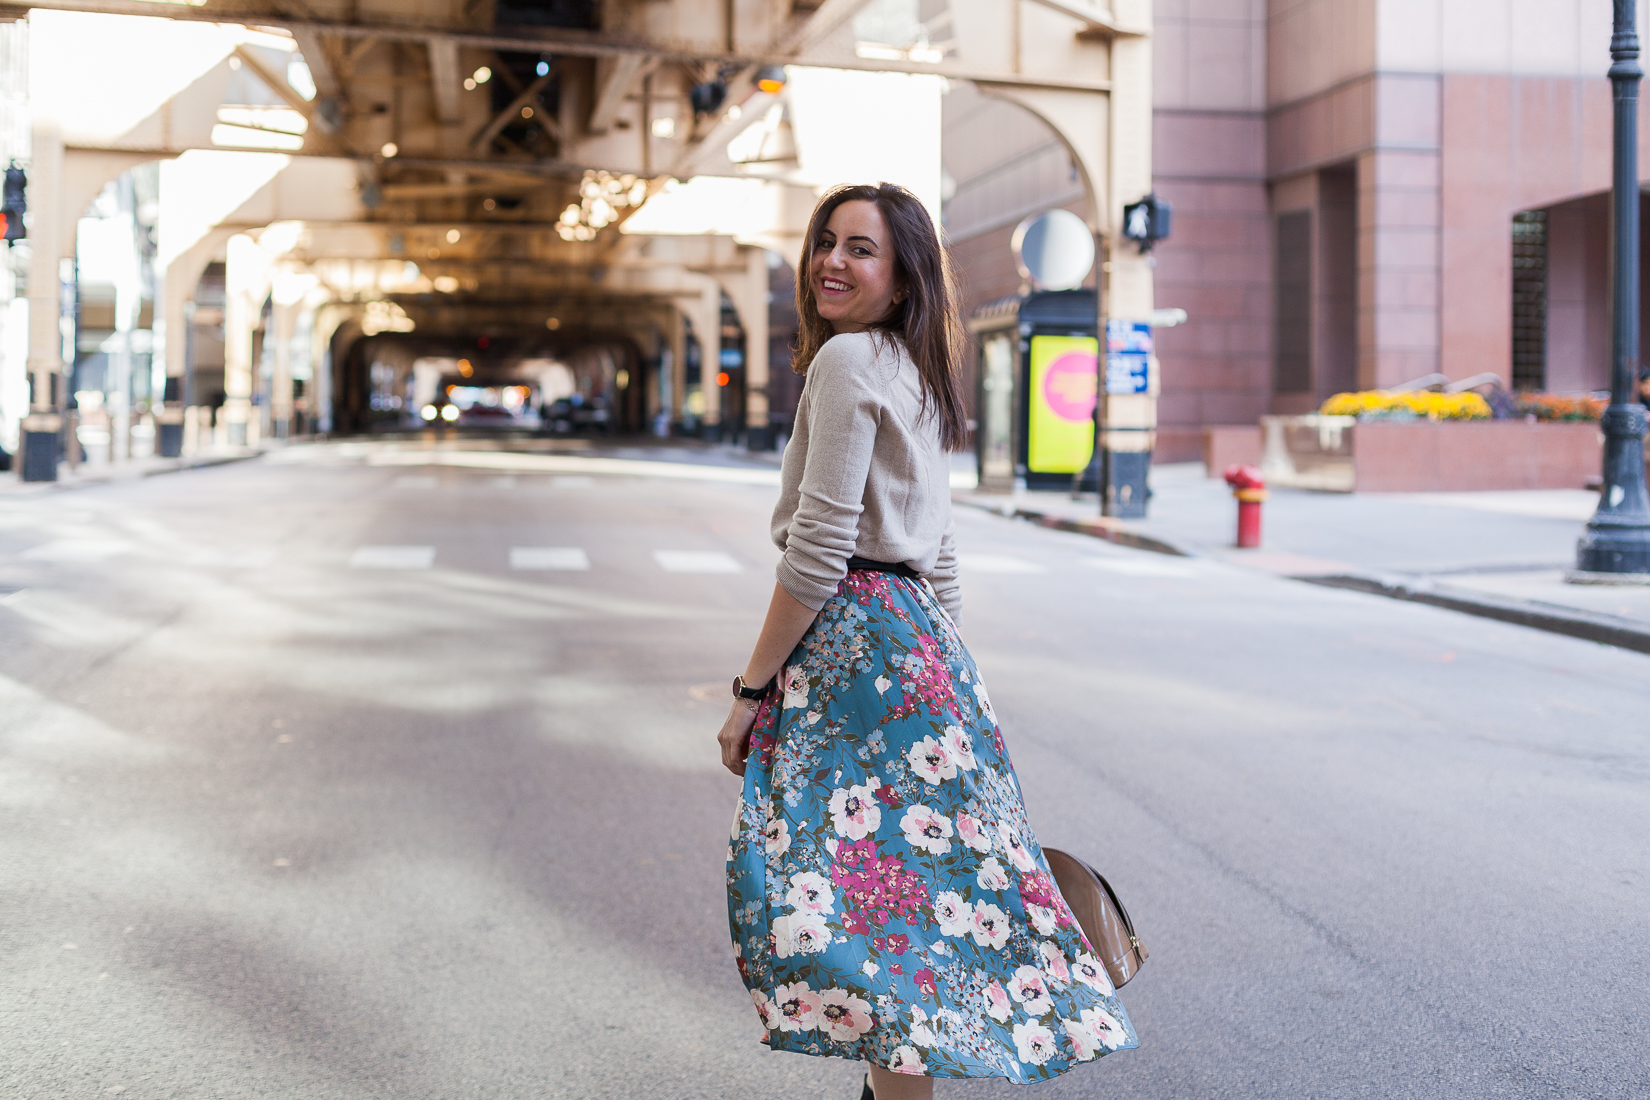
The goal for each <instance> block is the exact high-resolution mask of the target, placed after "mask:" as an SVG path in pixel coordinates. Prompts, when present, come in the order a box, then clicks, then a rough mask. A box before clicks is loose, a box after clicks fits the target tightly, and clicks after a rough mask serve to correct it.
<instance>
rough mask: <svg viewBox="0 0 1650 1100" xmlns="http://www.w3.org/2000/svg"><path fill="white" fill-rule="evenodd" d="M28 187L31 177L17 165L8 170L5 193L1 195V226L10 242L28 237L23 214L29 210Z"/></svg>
mask: <svg viewBox="0 0 1650 1100" xmlns="http://www.w3.org/2000/svg"><path fill="white" fill-rule="evenodd" d="M28 186H29V177H28V176H26V175H24V174H23V169H21V168H19V167H17V165H16V164H13V165H12V166H11V167H10V168H7V169H6V185H5V191H4V193H3V195H0V226H3V227H4V232H5V239H6V240H8V241H20V240H22V239H23V238H24V237H26V236H28V230H26V229H25V228H23V214H24V212H25V211H26V210H28V208H29V203H28V198H27V194H26V193H27V190H28Z"/></svg>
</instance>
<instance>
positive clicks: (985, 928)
mask: <svg viewBox="0 0 1650 1100" xmlns="http://www.w3.org/2000/svg"><path fill="white" fill-rule="evenodd" d="M971 931H972V932H973V933H974V942H975V943H977V944H979V945H980V946H981V947H990V948H992V949H994V950H997V951H1001V950H1002V947H1003V944H1005V943H1007V942H1008V934H1009V932H1010V931H1011V926H1010V923H1009V919H1008V914H1007V913H1005V912H1003V911H1002V910H1001V909H999V908H997V907H996V906H995V905H988V904H986V903H985V902H983V901H977V902H975V903H974V924H973V928H972V929H971Z"/></svg>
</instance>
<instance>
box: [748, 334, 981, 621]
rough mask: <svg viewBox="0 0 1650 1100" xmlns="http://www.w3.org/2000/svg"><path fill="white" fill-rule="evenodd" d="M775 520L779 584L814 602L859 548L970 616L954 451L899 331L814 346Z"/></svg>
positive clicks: (829, 590) (819, 602)
mask: <svg viewBox="0 0 1650 1100" xmlns="http://www.w3.org/2000/svg"><path fill="white" fill-rule="evenodd" d="M772 529H773V541H774V544H775V545H776V546H778V547H779V548H780V549H781V550H783V551H784V552H785V556H784V558H783V559H782V560H781V561H780V563H779V568H778V570H777V573H778V578H779V583H780V584H781V585H783V586H784V588H785V591H787V592H789V593H790V594H791V595H792V596H794V597H796V599H797V601H798V602H799V603H801V604H803V605H805V606H807V607H811V608H813V609H814V610H816V611H817V610H818V609H820V608H821V607H823V606H825V601H827V600H829V599H830V598H831V596H832V594H834V593H835V592H836V589H837V585H838V584H840V583H841V581H842V578H843V577H844V576H845V575H846V574H847V571H848V559H849V558H850V557H851V556H853V555H855V554H857V555H859V556H860V557H862V558H870V559H872V560H873V561H886V562H901V561H902V562H905V563H906V564H907V565H909V566H910V567H911V568H912V569H915V570H916V571H917V572H918V573H921V574H922V575H923V577H924V578H925V579H926V580H927V581H928V583H929V584H930V585H931V586H932V587H933V589H934V594H935V595H936V596H938V597H939V601H940V606H942V607H944V608H945V610H946V611H947V613H949V614H950V616H951V617H952V619H953V620H956V619H959V618H960V617H961V613H962V593H961V591H960V590H959V589H958V587H957V552H956V539H955V528H954V527H953V525H952V522H951V460H950V456H949V455H948V454H947V453H946V452H945V449H944V448H943V447H941V446H940V431H939V418H938V415H937V413H936V412H935V411H934V408H933V403H932V402H930V403H929V408H928V409H927V411H926V412H925V411H924V410H923V393H922V380H921V379H920V378H919V377H918V375H917V368H916V364H914V363H913V362H911V356H910V355H909V354H908V353H907V352H906V350H905V347H904V345H903V344H902V343H900V341H899V340H898V339H897V338H891V337H881V336H879V337H876V338H873V337H872V336H871V334H869V333H863V332H859V333H844V334H842V335H840V336H835V337H832V338H831V339H830V340H829V341H828V342H827V343H826V344H825V346H824V347H822V348H820V349H819V354H818V355H816V356H814V361H813V362H812V363H811V364H809V366H808V378H807V381H806V382H804V383H803V386H802V399H801V402H800V403H799V404H798V405H797V409H796V426H795V428H794V429H793V430H792V434H791V441H790V443H789V445H788V446H786V448H785V460H784V467H783V473H782V475H781V478H780V488H779V503H778V504H777V505H775V507H774V510H773V525H772Z"/></svg>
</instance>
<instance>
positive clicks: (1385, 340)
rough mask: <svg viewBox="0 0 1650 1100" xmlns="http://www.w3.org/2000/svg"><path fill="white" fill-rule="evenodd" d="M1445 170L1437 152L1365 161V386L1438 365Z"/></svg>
mask: <svg viewBox="0 0 1650 1100" xmlns="http://www.w3.org/2000/svg"><path fill="white" fill-rule="evenodd" d="M1439 168H1440V157H1439V154H1438V153H1436V152H1430V151H1419V152H1412V151H1408V150H1405V151H1396V150H1383V149H1377V150H1375V151H1374V152H1369V153H1365V154H1363V155H1362V156H1360V157H1359V158H1358V386H1359V388H1360V389H1366V390H1367V389H1384V388H1386V387H1389V386H1395V385H1398V384H1399V383H1402V382H1407V381H1409V380H1410V379H1412V378H1421V377H1423V376H1425V375H1428V374H1432V373H1433V372H1435V371H1437V370H1438V367H1439V334H1440V325H1439V320H1440V318H1439V309H1438V301H1439V293H1438V289H1439V288H1438V264H1439V258H1440V253H1439V199H1440V171H1439ZM1509 247H1510V246H1509Z"/></svg>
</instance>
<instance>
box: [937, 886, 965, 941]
mask: <svg viewBox="0 0 1650 1100" xmlns="http://www.w3.org/2000/svg"><path fill="white" fill-rule="evenodd" d="M934 919H935V920H937V921H939V922H940V935H942V936H966V935H968V932H969V930H970V929H971V928H973V927H974V909H973V907H972V906H970V905H969V904H968V903H967V902H966V901H964V900H963V897H962V895H961V894H959V893H957V892H956V891H955V890H942V891H940V894H939V896H938V897H936V898H935V899H934Z"/></svg>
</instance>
